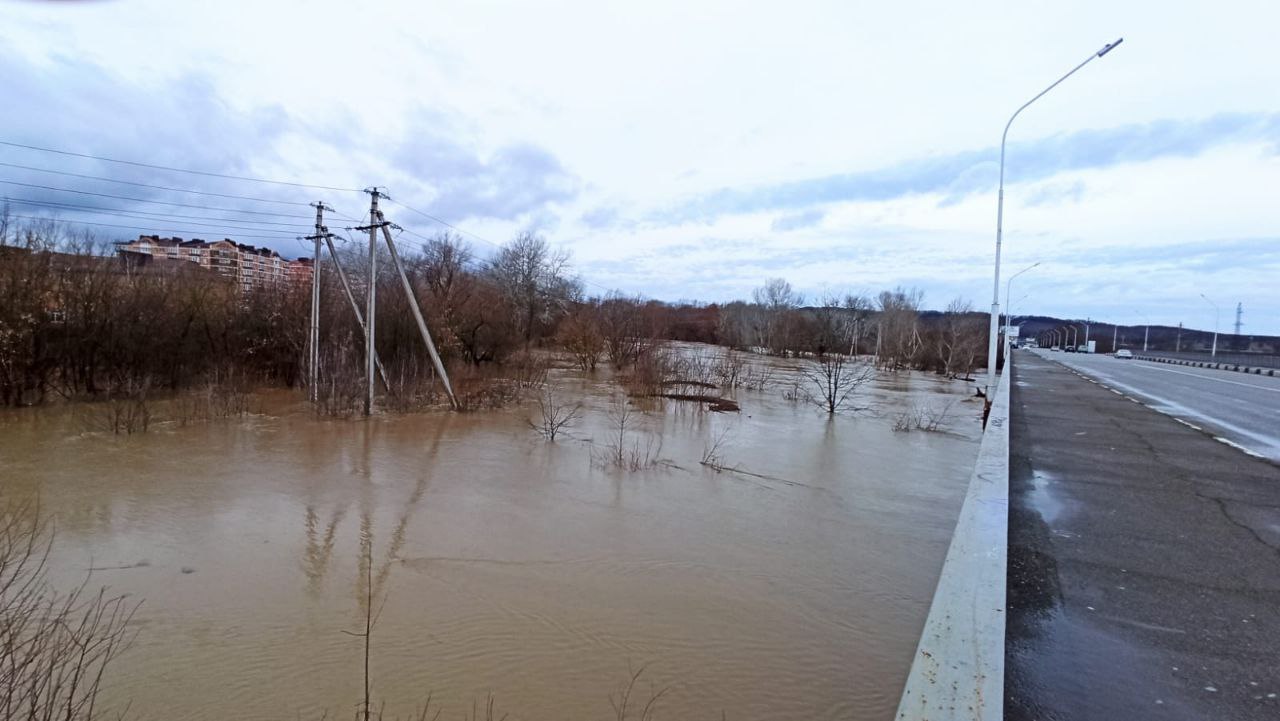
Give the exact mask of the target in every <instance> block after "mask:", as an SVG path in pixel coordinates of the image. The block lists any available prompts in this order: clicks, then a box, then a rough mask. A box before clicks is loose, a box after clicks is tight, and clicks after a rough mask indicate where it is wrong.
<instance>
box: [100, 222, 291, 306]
mask: <svg viewBox="0 0 1280 721" xmlns="http://www.w3.org/2000/svg"><path fill="white" fill-rule="evenodd" d="M116 249H117V252H118V253H120V254H121V255H125V254H129V253H140V254H144V255H150V256H152V257H161V258H168V259H170V260H185V261H189V262H192V263H196V264H198V265H200V266H201V267H203V268H208V269H209V270H211V271H213V272H215V273H217V274H219V275H222V276H224V277H226V278H228V279H233V280H234V281H235V282H236V284H237V285H239V286H240V289H241V290H242V291H245V292H248V291H251V290H253V289H255V288H260V287H265V286H269V285H274V284H277V283H285V282H291V283H293V282H304V281H305V282H307V283H310V282H311V273H312V269H311V260H310V259H309V258H302V259H298V260H285V259H284V258H282V257H280V254H279V253H277V252H276V251H274V250H271V249H270V248H256V247H254V246H252V245H245V244H243V243H236V242H234V241H232V240H230V239H228V238H224V239H223V240H213V241H204V240H200V239H192V240H183V239H182V238H161V237H160V236H158V235H140V236H138V239H137V240H130V241H125V242H121V243H116Z"/></svg>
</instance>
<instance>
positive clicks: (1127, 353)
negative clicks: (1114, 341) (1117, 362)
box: [1116, 348, 1133, 358]
mask: <svg viewBox="0 0 1280 721" xmlns="http://www.w3.org/2000/svg"><path fill="white" fill-rule="evenodd" d="M1116 357H1117V358H1132V357H1133V351H1131V350H1129V349H1128V348H1121V349H1120V350H1118V351H1116Z"/></svg>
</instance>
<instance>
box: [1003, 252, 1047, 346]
mask: <svg viewBox="0 0 1280 721" xmlns="http://www.w3.org/2000/svg"><path fill="white" fill-rule="evenodd" d="M1037 265H1040V261H1036V262H1035V263H1032V264H1031V265H1028V266H1027V267H1025V268H1023V269H1022V270H1020V271H1018V272H1017V273H1014V274H1013V275H1011V276H1009V280H1007V281H1005V284H1004V362H1005V363H1006V364H1007V363H1008V362H1009V347H1010V346H1011V345H1012V344H1011V343H1010V342H1009V326H1011V325H1013V316H1012V315H1011V313H1012V312H1013V300H1012V297H1011V296H1010V295H1009V294H1010V293H1011V292H1013V279H1014V278H1017V277H1018V276H1020V275H1022V274H1023V273H1025V272H1027V271H1028V270H1031V269H1032V268H1035V267H1036V266H1037Z"/></svg>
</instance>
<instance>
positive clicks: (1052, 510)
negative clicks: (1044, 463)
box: [1027, 471, 1064, 530]
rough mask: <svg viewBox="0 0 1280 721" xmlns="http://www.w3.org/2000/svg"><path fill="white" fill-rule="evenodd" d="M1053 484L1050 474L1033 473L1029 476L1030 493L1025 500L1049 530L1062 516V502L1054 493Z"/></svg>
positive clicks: (1043, 472)
mask: <svg viewBox="0 0 1280 721" xmlns="http://www.w3.org/2000/svg"><path fill="white" fill-rule="evenodd" d="M1053 484H1054V479H1053V475H1052V474H1050V473H1047V472H1045V471H1035V472H1034V473H1032V474H1031V491H1030V492H1029V493H1028V494H1027V500H1028V501H1029V502H1030V504H1031V506H1032V507H1034V508H1035V509H1036V511H1037V512H1038V513H1039V514H1040V517H1041V518H1043V519H1044V522H1045V524H1047V525H1048V526H1049V528H1050V530H1052V529H1053V524H1054V522H1055V521H1056V520H1058V517H1059V516H1060V515H1062V511H1063V509H1064V504H1063V502H1062V500H1061V499H1059V498H1058V497H1057V496H1056V495H1055V493H1054V490H1053Z"/></svg>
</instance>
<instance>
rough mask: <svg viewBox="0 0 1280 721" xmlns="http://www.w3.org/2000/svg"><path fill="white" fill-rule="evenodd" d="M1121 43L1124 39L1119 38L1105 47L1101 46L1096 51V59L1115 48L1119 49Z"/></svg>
mask: <svg viewBox="0 0 1280 721" xmlns="http://www.w3.org/2000/svg"><path fill="white" fill-rule="evenodd" d="M1122 42H1124V38H1120V39H1119V40H1117V41H1115V42H1114V43H1107V44H1106V45H1103V46H1102V49H1101V50H1099V51H1098V57H1102V56H1103V55H1106V54H1107V53H1109V52H1111V51H1112V50H1115V49H1116V48H1117V47H1119V45H1120V43H1122Z"/></svg>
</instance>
